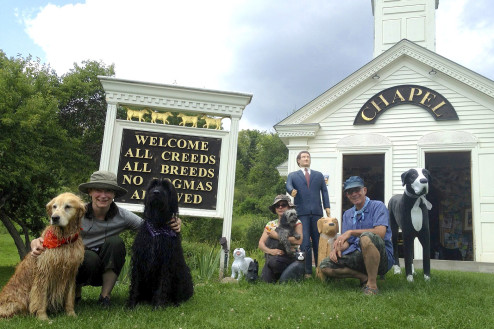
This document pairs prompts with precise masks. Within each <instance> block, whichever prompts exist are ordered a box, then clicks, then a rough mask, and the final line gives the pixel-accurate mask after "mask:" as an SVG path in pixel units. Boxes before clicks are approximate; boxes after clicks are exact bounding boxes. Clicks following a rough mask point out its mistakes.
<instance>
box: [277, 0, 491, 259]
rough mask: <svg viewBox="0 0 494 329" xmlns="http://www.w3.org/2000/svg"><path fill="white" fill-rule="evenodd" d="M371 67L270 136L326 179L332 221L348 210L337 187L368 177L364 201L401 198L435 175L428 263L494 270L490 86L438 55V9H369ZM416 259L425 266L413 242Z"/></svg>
mask: <svg viewBox="0 0 494 329" xmlns="http://www.w3.org/2000/svg"><path fill="white" fill-rule="evenodd" d="M371 5H372V13H373V15H374V17H375V28H374V58H373V59H372V60H371V61H370V62H369V63H367V64H366V65H364V66H363V67H361V68H360V69H358V70H357V71H356V72H354V73H352V74H351V75H349V76H348V77H347V78H345V79H344V80H342V81H341V82H339V83H338V84H336V85H335V86H333V87H331V88H330V89H329V90H327V91H326V92H324V93H323V94H321V95H319V96H317V97H316V98H315V99H314V100H312V101H311V102H309V103H308V104H307V105H305V106H303V107H302V108H300V109H299V110H297V111H296V112H294V113H293V114H291V115H290V116H288V117H287V118H285V119H283V120H282V121H280V122H279V123H277V124H276V125H275V126H274V128H275V130H276V131H277V133H278V135H279V136H280V138H281V139H282V140H283V142H284V143H285V144H286V146H287V147H288V150H289V157H288V161H287V163H286V167H285V168H281V170H280V171H284V172H285V173H287V172H292V171H294V170H296V169H298V167H297V164H296V160H295V158H296V156H297V154H298V152H300V151H301V150H308V151H309V152H310V153H311V156H312V165H311V167H312V168H314V169H315V170H318V171H321V172H322V173H323V174H325V175H328V176H329V182H328V190H329V195H330V200H331V213H332V215H333V216H335V217H337V218H338V219H339V220H341V215H342V213H343V211H344V210H346V209H348V208H350V206H351V205H350V204H349V203H348V201H347V200H345V198H344V196H343V193H342V184H343V182H344V180H345V179H346V178H348V177H349V176H351V175H359V176H361V177H363V178H364V180H365V182H366V186H367V187H368V196H369V197H370V198H372V199H377V200H381V201H383V202H384V203H385V204H387V203H388V201H389V199H390V198H391V196H393V195H394V194H401V193H403V186H402V184H401V174H402V173H403V172H404V171H406V170H408V169H410V168H416V167H424V168H427V169H428V170H429V171H430V173H431V176H432V181H431V183H430V185H431V189H430V192H429V194H428V196H427V199H428V200H429V201H430V202H431V203H432V205H433V209H432V210H431V212H430V213H429V217H430V230H431V249H433V250H432V253H431V258H436V259H447V260H463V261H475V262H489V263H492V262H494V239H493V238H492V237H493V236H494V169H492V168H493V164H494V81H492V80H489V79H487V78H485V77H483V76H482V75H480V74H478V73H476V72H473V71H471V70H469V69H468V68H466V67H463V66H461V65H459V64H457V63H455V62H453V61H451V60H449V59H447V58H445V57H443V56H441V55H438V54H437V53H436V52H435V12H436V10H438V7H439V1H438V0H372V1H371ZM415 258H416V259H421V258H422V252H421V246H420V243H419V242H418V241H417V240H416V241H415Z"/></svg>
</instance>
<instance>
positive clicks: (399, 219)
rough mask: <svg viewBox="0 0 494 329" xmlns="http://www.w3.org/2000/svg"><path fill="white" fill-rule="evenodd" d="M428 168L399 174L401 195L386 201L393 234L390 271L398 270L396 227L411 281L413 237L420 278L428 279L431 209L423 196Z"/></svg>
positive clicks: (407, 273) (426, 191)
mask: <svg viewBox="0 0 494 329" xmlns="http://www.w3.org/2000/svg"><path fill="white" fill-rule="evenodd" d="M430 179H431V176H430V173H429V171H427V170H426V169H422V168H416V169H410V170H408V171H406V172H404V173H403V174H401V182H402V184H403V186H405V192H404V193H403V194H402V195H394V196H393V197H392V198H391V199H390V200H389V203H388V210H389V221H390V225H391V231H392V234H393V237H392V240H393V250H394V262H395V265H394V266H393V268H394V273H395V274H398V273H400V272H401V269H400V265H399V264H400V263H399V259H398V229H399V227H401V231H402V234H403V251H404V254H405V255H404V256H405V257H404V258H405V272H406V276H407V280H408V281H409V282H412V281H413V274H414V270H413V241H414V239H415V238H416V237H417V238H418V239H419V241H420V244H421V245H422V249H423V251H424V252H423V268H424V279H425V280H426V281H428V280H429V279H430V269H431V266H430V232H429V213H428V211H429V210H430V209H431V208H432V205H431V204H430V202H429V201H427V200H426V198H425V196H426V194H427V193H428V192H429V181H430Z"/></svg>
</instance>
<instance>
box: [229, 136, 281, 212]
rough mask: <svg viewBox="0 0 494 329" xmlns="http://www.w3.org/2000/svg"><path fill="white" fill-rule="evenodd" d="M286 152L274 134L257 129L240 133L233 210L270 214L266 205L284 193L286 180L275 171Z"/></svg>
mask: <svg viewBox="0 0 494 329" xmlns="http://www.w3.org/2000/svg"><path fill="white" fill-rule="evenodd" d="M287 157H288V150H287V148H286V146H285V145H284V144H283V142H282V141H281V139H280V138H279V137H278V135H276V134H272V133H267V132H259V131H257V130H242V131H240V132H239V138H238V150H237V170H236V173H235V174H236V176H235V199H234V211H235V212H236V213H237V214H246V213H253V214H265V215H268V214H269V210H268V205H269V204H270V203H271V202H272V201H273V198H274V197H275V196H276V195H277V194H283V193H285V180H284V178H282V177H280V175H279V173H278V170H277V169H276V167H277V166H279V165H280V164H281V163H283V161H285V160H286V158H287Z"/></svg>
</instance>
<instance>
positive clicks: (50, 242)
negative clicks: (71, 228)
mask: <svg viewBox="0 0 494 329" xmlns="http://www.w3.org/2000/svg"><path fill="white" fill-rule="evenodd" d="M77 239H79V232H76V233H74V234H72V235H70V236H68V237H66V238H61V239H60V238H59V237H58V236H56V235H55V233H53V229H52V228H50V229H48V231H46V233H45V237H44V238H43V247H44V248H46V249H53V248H58V247H60V246H63V245H64V244H69V243H73V242H75V241H77Z"/></svg>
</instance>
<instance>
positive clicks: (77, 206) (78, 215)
mask: <svg viewBox="0 0 494 329" xmlns="http://www.w3.org/2000/svg"><path fill="white" fill-rule="evenodd" d="M46 211H47V213H48V216H49V217H50V225H48V226H47V227H46V228H45V230H44V231H43V234H42V237H43V239H44V241H43V246H44V247H45V251H44V252H43V253H42V254H41V255H39V256H37V257H33V256H31V254H30V253H29V254H28V255H27V256H26V257H25V258H24V260H23V261H22V262H21V263H20V264H19V265H18V266H17V268H16V270H15V273H14V275H13V276H12V277H11V278H10V280H9V282H7V284H6V285H5V287H4V288H3V290H2V292H0V318H8V317H12V316H14V315H16V314H27V313H31V314H32V315H35V316H37V317H38V319H40V320H47V319H48V316H47V314H46V311H47V310H50V311H57V310H59V309H61V308H65V312H66V313H67V315H70V316H76V314H75V312H74V302H75V277H76V274H77V270H78V269H79V266H80V264H81V263H82V261H83V259H84V245H83V243H82V238H80V237H79V230H80V227H81V219H82V217H83V216H84V213H85V205H84V203H83V202H82V200H81V199H80V198H79V197H78V196H76V195H74V194H72V193H63V194H60V195H59V196H57V197H55V198H54V199H53V200H51V201H50V202H49V203H48V204H47V205H46Z"/></svg>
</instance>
